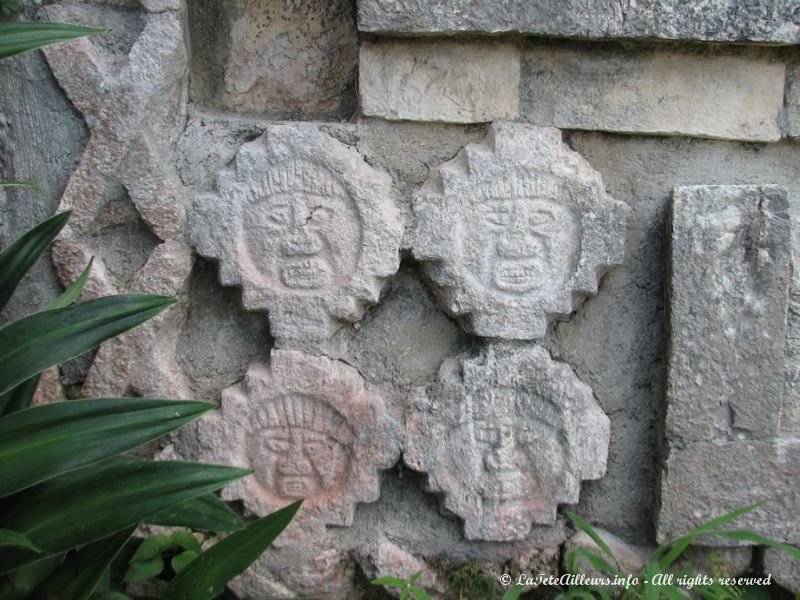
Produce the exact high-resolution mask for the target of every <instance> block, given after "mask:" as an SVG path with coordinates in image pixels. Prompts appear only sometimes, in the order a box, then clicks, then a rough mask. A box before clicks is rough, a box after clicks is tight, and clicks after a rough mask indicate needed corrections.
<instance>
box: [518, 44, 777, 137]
mask: <svg viewBox="0 0 800 600" xmlns="http://www.w3.org/2000/svg"><path fill="white" fill-rule="evenodd" d="M523 65H524V67H523V73H524V75H523V93H522V96H523V105H522V112H523V114H524V115H525V117H526V120H530V121H531V122H533V123H535V124H537V125H547V126H555V127H560V128H563V129H588V130H603V131H621V132H631V133H654V134H669V135H690V136H698V137H711V138H720V139H734V140H752V141H775V140H778V139H780V137H781V132H780V128H779V121H780V116H781V110H782V108H783V90H784V78H785V71H786V66H785V64H784V63H782V62H774V61H769V60H767V59H766V58H759V57H753V56H746V55H742V54H741V53H739V54H721V53H720V54H710V55H698V54H696V53H688V52H687V53H681V52H673V51H669V52H667V51H662V50H652V51H641V50H638V49H637V50H632V49H622V48H617V49H612V48H609V49H607V50H606V51H605V52H597V50H596V49H595V48H593V47H586V46H577V47H554V46H534V47H533V48H531V49H530V50H528V51H527V52H526V53H525V55H524V61H523Z"/></svg>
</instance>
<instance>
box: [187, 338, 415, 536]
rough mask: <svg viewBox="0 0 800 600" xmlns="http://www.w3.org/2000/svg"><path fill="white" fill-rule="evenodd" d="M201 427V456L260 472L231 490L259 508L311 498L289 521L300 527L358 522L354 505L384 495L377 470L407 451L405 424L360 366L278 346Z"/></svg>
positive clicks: (228, 492)
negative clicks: (367, 384) (368, 387)
mask: <svg viewBox="0 0 800 600" xmlns="http://www.w3.org/2000/svg"><path fill="white" fill-rule="evenodd" d="M197 435H198V441H197V445H198V447H197V449H196V453H197V455H198V457H199V458H202V459H204V460H212V461H219V462H222V463H225V464H234V465H241V466H246V467H251V468H252V469H253V470H254V471H255V473H254V475H253V476H252V477H248V478H246V479H244V480H241V481H239V482H236V483H233V484H231V485H230V486H228V487H227V488H225V489H224V490H223V497H224V498H226V499H231V500H233V499H236V500H241V501H242V502H243V503H244V506H245V508H246V509H247V511H248V512H250V513H253V514H256V515H261V516H263V515H266V514H268V513H270V512H272V511H274V510H276V509H278V508H280V507H282V506H285V505H286V504H288V503H290V502H292V501H295V500H298V499H300V498H305V502H304V504H303V507H302V508H301V511H300V513H299V515H298V518H297V519H295V521H293V522H292V525H291V527H290V530H294V531H295V532H297V533H296V534H297V535H300V534H301V533H302V532H300V531H299V530H301V529H303V528H305V527H314V526H317V525H320V524H328V525H336V526H339V527H347V526H350V525H352V523H353V513H354V510H355V506H356V504H358V503H360V502H374V501H375V500H377V499H378V496H379V493H380V492H379V483H380V477H379V470H380V469H387V468H389V467H391V466H392V465H393V464H394V463H395V462H396V461H397V460H398V458H399V453H400V441H399V428H398V426H397V425H396V424H395V423H394V421H392V420H391V419H390V418H388V417H387V416H386V414H385V412H384V410H383V407H382V403H381V401H380V399H379V398H376V397H374V396H373V395H371V394H369V393H368V392H365V390H364V381H363V379H362V378H361V376H360V375H359V374H358V372H357V371H356V370H355V369H353V368H352V367H349V366H347V365H345V364H344V363H341V362H336V361H332V360H330V359H327V358H321V357H314V356H310V355H306V354H303V353H302V352H295V351H283V350H273V351H272V354H271V357H270V362H269V364H268V365H266V364H255V365H252V366H251V367H250V368H249V369H248V371H247V374H246V375H245V379H244V382H243V383H241V384H239V385H236V386H233V387H231V388H228V389H226V390H225V391H224V392H223V393H222V407H221V410H220V411H219V412H217V413H215V414H213V415H210V416H208V417H206V418H204V419H203V420H202V421H200V423H199V425H198V427H197ZM292 538H293V535H292V534H291V533H290V534H289V539H292Z"/></svg>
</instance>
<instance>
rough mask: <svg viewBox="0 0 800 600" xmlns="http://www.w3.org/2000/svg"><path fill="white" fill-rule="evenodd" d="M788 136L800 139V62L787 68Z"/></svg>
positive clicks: (786, 106)
mask: <svg viewBox="0 0 800 600" xmlns="http://www.w3.org/2000/svg"><path fill="white" fill-rule="evenodd" d="M784 110H785V111H786V113H785V114H786V117H785V118H786V123H785V127H786V135H787V136H789V137H791V138H800V62H795V63H792V64H790V65H788V66H787V68H786V102H785V106H784Z"/></svg>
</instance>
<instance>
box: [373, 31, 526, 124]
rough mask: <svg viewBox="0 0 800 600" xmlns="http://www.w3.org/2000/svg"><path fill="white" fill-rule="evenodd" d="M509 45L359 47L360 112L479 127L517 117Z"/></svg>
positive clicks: (515, 62)
mask: <svg viewBox="0 0 800 600" xmlns="http://www.w3.org/2000/svg"><path fill="white" fill-rule="evenodd" d="M519 61H520V59H519V49H518V48H517V47H516V46H515V45H513V44H502V43H495V42H477V41H473V42H470V43H467V42H452V41H413V42H409V41H399V40H398V41H396V40H392V41H380V42H367V43H364V44H362V46H361V51H360V53H359V71H358V92H359V96H360V99H361V112H363V113H364V114H365V115H367V116H376V117H383V118H386V119H394V120H411V121H438V122H446V123H447V122H449V123H479V122H485V121H494V120H497V119H513V118H515V117H517V116H518V115H519V76H520V62H519Z"/></svg>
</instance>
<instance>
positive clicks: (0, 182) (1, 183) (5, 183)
mask: <svg viewBox="0 0 800 600" xmlns="http://www.w3.org/2000/svg"><path fill="white" fill-rule="evenodd" d="M4 187H18V188H26V189H29V190H36V191H37V192H44V188H43V187H42V186H40V185H36V184H35V183H31V182H30V181H18V180H13V179H0V188H4Z"/></svg>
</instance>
